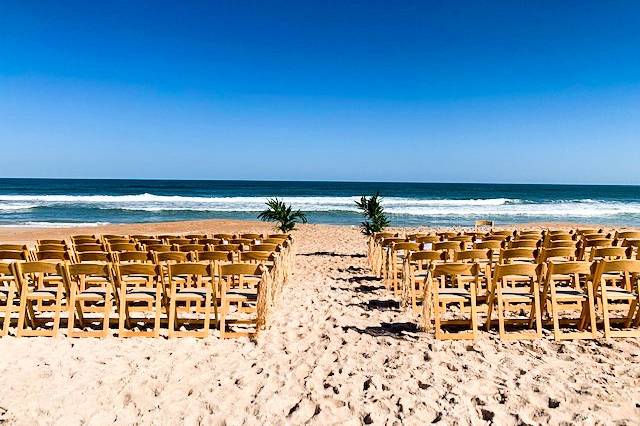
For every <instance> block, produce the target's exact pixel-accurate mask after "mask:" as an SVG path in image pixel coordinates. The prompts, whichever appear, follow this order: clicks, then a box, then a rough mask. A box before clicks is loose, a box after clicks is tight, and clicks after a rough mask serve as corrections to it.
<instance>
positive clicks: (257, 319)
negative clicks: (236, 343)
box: [220, 263, 269, 339]
mask: <svg viewBox="0 0 640 426" xmlns="http://www.w3.org/2000/svg"><path fill="white" fill-rule="evenodd" d="M220 280H221V286H222V291H221V295H220V297H221V305H222V306H221V309H220V337H221V338H223V339H224V338H227V337H240V336H245V337H253V336H255V335H256V334H257V333H258V331H259V330H260V329H261V328H262V327H263V326H264V324H265V322H266V315H267V312H266V309H267V306H266V302H267V300H266V295H267V294H268V292H267V288H266V286H267V285H269V281H268V278H267V271H266V270H265V268H264V267H263V266H262V265H253V264H246V263H235V264H230V265H220ZM232 305H234V306H236V312H235V314H236V315H237V316H240V317H239V318H231V317H230V313H231V306H232ZM247 316H252V318H247ZM227 325H231V326H248V327H253V329H254V331H247V330H246V329H245V330H243V331H234V330H231V331H229V330H227Z"/></svg>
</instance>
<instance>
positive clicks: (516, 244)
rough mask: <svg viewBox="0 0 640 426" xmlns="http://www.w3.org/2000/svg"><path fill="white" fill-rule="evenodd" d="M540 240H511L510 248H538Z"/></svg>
mask: <svg viewBox="0 0 640 426" xmlns="http://www.w3.org/2000/svg"><path fill="white" fill-rule="evenodd" d="M538 243H539V241H538V240H514V241H510V242H509V248H536V247H538Z"/></svg>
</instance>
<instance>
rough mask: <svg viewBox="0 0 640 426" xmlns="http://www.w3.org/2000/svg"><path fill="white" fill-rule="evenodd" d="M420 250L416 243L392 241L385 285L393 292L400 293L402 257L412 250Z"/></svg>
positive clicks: (397, 294)
mask: <svg viewBox="0 0 640 426" xmlns="http://www.w3.org/2000/svg"><path fill="white" fill-rule="evenodd" d="M416 251H420V245H419V244H418V243H408V242H400V243H395V242H394V243H392V244H391V245H390V246H389V254H388V259H389V264H388V266H387V270H388V273H387V274H386V279H387V281H386V283H385V284H386V287H387V288H388V289H391V290H392V291H393V294H394V295H396V296H399V295H400V294H401V288H400V280H402V279H404V278H403V276H402V275H403V265H404V259H405V258H406V257H407V256H409V254H411V253H412V252H416Z"/></svg>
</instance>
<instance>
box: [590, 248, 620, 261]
mask: <svg viewBox="0 0 640 426" xmlns="http://www.w3.org/2000/svg"><path fill="white" fill-rule="evenodd" d="M628 254H629V253H628V251H627V248H626V247H595V248H593V250H591V253H589V261H590V262H593V261H594V260H602V259H604V260H615V259H626V258H627V257H628Z"/></svg>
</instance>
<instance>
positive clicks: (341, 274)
mask: <svg viewBox="0 0 640 426" xmlns="http://www.w3.org/2000/svg"><path fill="white" fill-rule="evenodd" d="M296 248H297V253H298V255H297V259H296V263H297V265H296V272H295V274H294V275H293V277H292V279H291V281H290V282H289V284H288V285H287V286H286V287H285V289H284V290H283V293H282V294H281V298H280V303H279V305H278V307H277V308H276V309H275V311H274V312H273V315H272V318H271V326H270V327H269V329H268V330H266V331H264V332H263V333H262V334H261V335H260V337H259V339H258V341H257V342H256V343H252V342H249V341H248V340H244V339H240V340H224V341H222V340H219V339H218V338H217V337H215V336H212V337H210V338H207V339H204V340H195V339H173V340H167V339H118V338H114V337H111V338H108V339H103V340H98V339H82V340H80V339H68V338H66V337H60V338H58V339H47V338H22V339H16V338H13V337H10V338H3V339H0V351H1V353H2V354H3V356H2V359H1V361H0V374H1V375H2V377H3V380H4V381H5V385H4V386H2V387H1V388H0V407H2V408H0V420H4V421H8V422H9V423H26V422H35V423H40V424H42V423H63V422H64V423H74V424H75V423H80V422H89V423H91V424H104V423H112V422H114V421H117V422H119V423H124V422H126V423H133V422H137V423H142V424H150V423H153V424H171V423H175V422H187V423H189V424H194V423H200V422H201V423H205V424H265V423H269V424H282V423H288V424H302V423H311V424H327V423H340V424H400V423H405V424H425V423H431V422H434V423H441V424H450V423H461V424H466V423H470V422H474V423H482V422H483V421H484V422H494V423H496V424H538V423H547V422H550V423H554V424H557V423H562V422H577V423H585V422H586V423H593V422H601V423H614V422H619V423H622V424H624V423H629V424H631V423H635V422H637V419H638V416H639V415H640V408H638V407H639V406H640V362H639V361H640V344H639V343H638V341H637V340H631V339H629V340H615V341H612V342H605V341H577V342H571V341H569V342H565V343H561V344H558V343H555V342H553V341H551V340H549V339H548V334H547V335H546V337H547V338H545V339H543V340H539V341H534V342H501V341H500V340H499V339H498V338H497V336H496V333H494V332H491V333H486V332H482V333H480V337H479V338H478V339H477V340H476V341H468V342H451V341H436V340H435V339H434V338H433V337H432V336H431V335H430V334H426V333H421V332H419V330H418V328H417V320H416V318H414V317H413V316H412V315H411V314H410V313H403V312H401V310H400V308H399V302H398V300H397V299H395V298H394V297H392V295H391V294H390V293H389V292H388V291H386V290H385V289H384V286H383V284H382V282H381V281H379V280H377V279H375V278H374V277H372V276H371V274H370V272H369V271H368V269H367V267H366V258H365V250H366V244H365V241H364V239H363V237H362V236H361V235H360V234H359V233H358V231H357V230H356V229H351V228H346V227H334V226H320V225H309V226H304V227H302V228H301V230H300V231H298V232H297V233H296Z"/></svg>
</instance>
